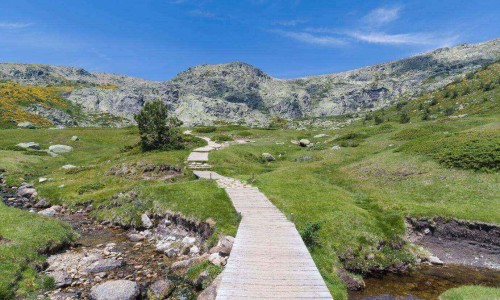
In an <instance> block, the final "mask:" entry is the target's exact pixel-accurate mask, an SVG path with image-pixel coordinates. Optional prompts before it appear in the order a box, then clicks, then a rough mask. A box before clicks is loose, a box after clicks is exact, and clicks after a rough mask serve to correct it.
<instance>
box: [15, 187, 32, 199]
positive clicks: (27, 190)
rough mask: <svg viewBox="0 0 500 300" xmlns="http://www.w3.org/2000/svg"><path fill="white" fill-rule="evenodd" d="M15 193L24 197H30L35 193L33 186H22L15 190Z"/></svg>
mask: <svg viewBox="0 0 500 300" xmlns="http://www.w3.org/2000/svg"><path fill="white" fill-rule="evenodd" d="M17 195H18V196H21V197H26V198H32V197H34V196H36V195H37V193H36V190H35V189H34V188H29V187H23V188H20V189H19V190H17Z"/></svg>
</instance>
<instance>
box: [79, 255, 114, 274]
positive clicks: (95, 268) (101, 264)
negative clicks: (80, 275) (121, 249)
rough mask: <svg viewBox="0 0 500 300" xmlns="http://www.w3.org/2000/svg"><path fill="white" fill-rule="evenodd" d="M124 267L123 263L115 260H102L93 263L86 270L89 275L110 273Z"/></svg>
mask: <svg viewBox="0 0 500 300" xmlns="http://www.w3.org/2000/svg"><path fill="white" fill-rule="evenodd" d="M121 266H122V262H121V261H119V260H116V259H113V258H106V259H100V260H98V261H96V262H93V263H92V264H91V265H90V266H88V267H87V268H86V269H85V272H87V273H100V272H104V271H109V270H113V269H116V268H118V267H121Z"/></svg>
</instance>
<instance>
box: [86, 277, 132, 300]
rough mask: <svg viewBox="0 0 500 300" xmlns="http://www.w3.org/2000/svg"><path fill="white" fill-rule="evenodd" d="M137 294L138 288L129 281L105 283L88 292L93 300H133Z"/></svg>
mask: <svg viewBox="0 0 500 300" xmlns="http://www.w3.org/2000/svg"><path fill="white" fill-rule="evenodd" d="M139 294H140V290H139V286H138V285H137V283H135V282H133V281H130V280H111V281H106V282H105V283H103V284H100V285H97V286H94V287H92V289H91V290H90V298H91V299H93V300H135V299H136V298H137V297H138V296H139Z"/></svg>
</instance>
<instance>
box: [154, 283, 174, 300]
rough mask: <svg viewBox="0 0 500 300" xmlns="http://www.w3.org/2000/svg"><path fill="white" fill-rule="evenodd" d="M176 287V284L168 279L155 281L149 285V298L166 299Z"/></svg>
mask: <svg viewBox="0 0 500 300" xmlns="http://www.w3.org/2000/svg"><path fill="white" fill-rule="evenodd" d="M174 288H175V284H174V283H173V282H172V281H170V280H168V279H165V280H158V281H155V282H154V283H153V284H152V285H151V286H150V287H149V291H148V299H150V300H161V299H166V298H167V297H168V296H169V295H170V293H171V292H172V290H173V289H174Z"/></svg>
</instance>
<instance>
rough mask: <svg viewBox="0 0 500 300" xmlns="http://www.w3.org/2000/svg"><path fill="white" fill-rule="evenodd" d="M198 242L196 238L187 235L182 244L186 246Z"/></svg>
mask: <svg viewBox="0 0 500 300" xmlns="http://www.w3.org/2000/svg"><path fill="white" fill-rule="evenodd" d="M195 242H196V238H194V237H190V236H186V237H185V238H183V239H182V244H183V245H185V246H191V245H193V244H194V243H195Z"/></svg>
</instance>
